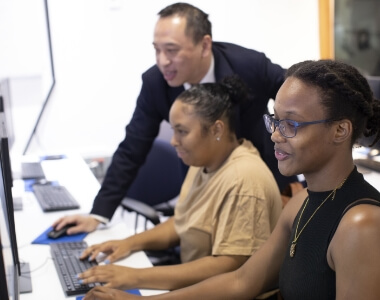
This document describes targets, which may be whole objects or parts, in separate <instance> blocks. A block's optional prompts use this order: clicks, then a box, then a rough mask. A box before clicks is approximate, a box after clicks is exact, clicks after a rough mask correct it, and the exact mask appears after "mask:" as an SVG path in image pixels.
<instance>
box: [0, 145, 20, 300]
mask: <svg viewBox="0 0 380 300" xmlns="http://www.w3.org/2000/svg"><path fill="white" fill-rule="evenodd" d="M0 150H1V151H0V156H1V163H0V202H1V203H0V204H1V205H0V241H1V255H0V256H1V262H0V275H1V278H2V279H1V280H0V296H1V299H10V300H14V299H19V293H20V292H19V271H20V270H19V267H20V265H19V263H18V254H17V253H18V252H17V251H18V250H17V243H16V229H15V223H14V215H13V211H12V210H11V209H12V208H13V207H12V205H11V203H12V201H13V200H12V198H11V194H10V193H9V190H8V189H9V187H7V181H6V180H5V177H4V174H5V170H4V164H3V158H4V155H3V154H4V152H3V151H4V150H6V149H0ZM7 190H8V191H7ZM9 197H10V199H9ZM3 278H5V280H3Z"/></svg>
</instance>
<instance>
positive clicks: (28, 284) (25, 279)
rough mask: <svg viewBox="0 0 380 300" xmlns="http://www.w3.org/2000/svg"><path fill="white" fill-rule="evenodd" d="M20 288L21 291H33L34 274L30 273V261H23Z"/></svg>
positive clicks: (22, 292)
mask: <svg viewBox="0 0 380 300" xmlns="http://www.w3.org/2000/svg"><path fill="white" fill-rule="evenodd" d="M19 289H20V293H21V294H24V293H31V292H32V276H31V273H30V266H29V263H25V262H24V263H21V276H20V278H19Z"/></svg>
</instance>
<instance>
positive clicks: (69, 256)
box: [50, 241, 102, 296]
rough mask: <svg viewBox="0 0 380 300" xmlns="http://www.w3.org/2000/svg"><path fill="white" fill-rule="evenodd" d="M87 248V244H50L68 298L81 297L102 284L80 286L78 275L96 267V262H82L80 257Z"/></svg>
mask: <svg viewBox="0 0 380 300" xmlns="http://www.w3.org/2000/svg"><path fill="white" fill-rule="evenodd" d="M86 248H87V243H86V242H83V241H81V242H68V243H53V244H50V251H51V255H52V258H53V260H54V265H55V268H56V270H57V273H58V276H59V279H60V281H61V285H62V288H63V290H64V292H65V294H66V295H67V296H74V295H81V294H85V293H86V292H88V291H89V290H90V289H92V288H93V287H95V286H98V285H102V284H101V283H91V284H80V283H78V279H77V278H76V275H77V274H79V273H82V272H83V271H85V270H87V269H89V268H91V267H93V266H96V265H97V262H96V261H88V260H87V259H85V260H80V259H79V257H80V255H81V253H82V252H83V250H84V249H86Z"/></svg>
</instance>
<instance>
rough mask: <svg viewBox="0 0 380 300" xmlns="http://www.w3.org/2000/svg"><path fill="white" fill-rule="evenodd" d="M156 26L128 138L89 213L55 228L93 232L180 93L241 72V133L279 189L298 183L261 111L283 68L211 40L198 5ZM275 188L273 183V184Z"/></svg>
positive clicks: (163, 14)
mask: <svg viewBox="0 0 380 300" xmlns="http://www.w3.org/2000/svg"><path fill="white" fill-rule="evenodd" d="M158 15H159V18H158V21H157V23H156V26H155V29H154V41H153V46H154V49H155V54H156V62H157V63H156V65H154V66H152V67H151V68H150V69H148V70H147V71H146V72H145V73H144V74H143V75H142V81H143V83H142V88H141V91H140V95H139V96H138V98H137V103H136V108H135V111H134V114H133V117H132V120H131V121H130V123H129V124H128V125H127V127H126V135H125V138H124V140H123V141H122V142H121V143H120V144H119V146H118V148H117V149H116V151H115V153H114V155H113V158H112V162H111V164H110V166H109V168H108V170H107V173H106V176H105V178H104V181H103V183H102V186H101V189H100V191H99V193H98V195H97V196H96V198H95V200H94V205H93V208H92V210H91V213H90V214H89V215H88V216H79V215H72V216H66V217H64V218H62V219H59V220H57V221H56V222H55V223H54V224H53V226H55V227H56V228H57V229H59V228H61V227H63V226H64V225H66V224H68V223H75V224H76V226H74V227H71V228H70V229H69V230H68V234H74V233H77V232H83V231H84V232H91V231H93V230H95V229H96V228H97V225H98V224H99V223H100V222H102V223H106V222H107V221H108V220H109V219H110V218H111V217H112V215H113V213H114V212H115V210H116V208H117V206H118V205H119V204H120V202H121V200H122V199H123V197H124V196H125V194H126V192H127V190H128V187H129V186H130V185H131V183H132V181H133V179H134V178H135V176H136V174H137V171H138V169H139V167H140V166H141V165H142V164H143V163H144V161H145V158H146V156H147V154H148V152H149V150H150V148H151V146H152V143H153V141H154V139H155V138H156V136H157V135H158V133H159V128H160V124H161V122H162V121H163V120H166V121H168V114H169V109H170V107H171V105H172V103H173V102H174V100H175V99H176V97H177V96H178V95H179V94H180V93H181V92H182V91H184V89H186V88H188V87H190V86H191V84H196V83H204V82H216V81H219V80H221V79H222V78H224V77H226V76H228V75H232V74H238V75H239V76H240V77H241V78H242V79H243V80H244V81H245V82H246V84H247V85H248V87H249V89H250V97H249V101H247V102H246V103H245V104H244V105H241V107H240V108H239V112H238V113H239V118H238V119H239V120H240V122H239V124H236V128H237V136H238V137H245V138H246V139H248V140H250V141H252V143H253V144H254V145H255V146H256V148H257V149H258V150H259V151H260V154H261V156H262V158H263V160H264V161H265V162H266V163H267V165H268V166H269V168H270V169H271V170H272V172H273V174H274V176H275V178H276V181H277V183H278V186H279V188H280V190H283V188H285V187H286V186H287V185H288V183H290V182H293V181H296V179H295V178H294V177H293V178H286V177H284V176H282V175H281V174H280V173H279V171H278V168H277V161H276V159H275V157H274V144H273V142H272V141H271V140H270V137H269V136H268V135H267V134H266V131H265V126H264V122H263V117H262V116H263V114H264V113H266V112H267V105H268V101H269V99H274V98H275V96H276V93H277V91H278V89H279V88H280V86H281V84H282V83H283V81H284V69H283V68H281V67H280V66H279V65H276V64H273V63H272V62H271V61H270V60H269V59H268V58H267V57H266V56H265V54H263V53H260V52H257V51H255V50H251V49H246V48H243V47H241V46H238V45H234V44H230V43H222V42H213V41H212V34H211V23H210V21H209V20H208V15H207V14H205V13H204V12H203V11H201V10H200V9H198V8H196V7H194V6H192V5H189V4H186V3H176V4H172V5H169V6H168V7H166V8H164V9H163V10H161V11H160V12H159V13H158ZM274 188H275V187H274Z"/></svg>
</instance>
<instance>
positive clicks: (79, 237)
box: [32, 227, 87, 245]
mask: <svg viewBox="0 0 380 300" xmlns="http://www.w3.org/2000/svg"><path fill="white" fill-rule="evenodd" d="M52 229H53V227H49V228H48V229H46V230H45V231H44V232H43V233H42V234H41V235H40V236H38V237H37V238H36V239H35V240H34V241H33V242H32V244H42V245H46V244H52V243H63V242H78V241H83V239H84V238H85V237H86V235H87V232H84V233H78V234H73V235H64V236H62V237H59V238H56V239H51V238H49V237H48V233H49V232H50V231H51V230H52Z"/></svg>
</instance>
